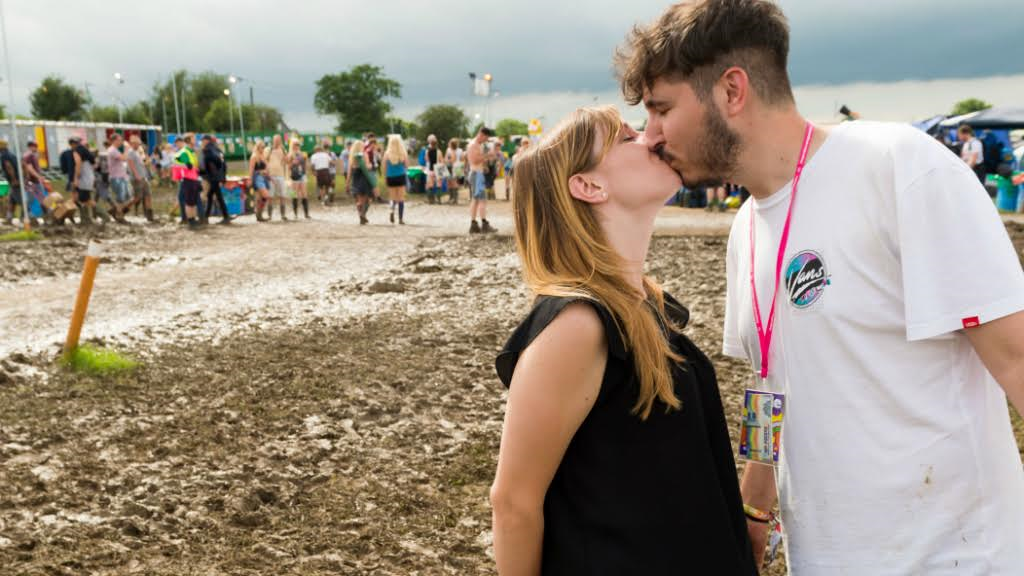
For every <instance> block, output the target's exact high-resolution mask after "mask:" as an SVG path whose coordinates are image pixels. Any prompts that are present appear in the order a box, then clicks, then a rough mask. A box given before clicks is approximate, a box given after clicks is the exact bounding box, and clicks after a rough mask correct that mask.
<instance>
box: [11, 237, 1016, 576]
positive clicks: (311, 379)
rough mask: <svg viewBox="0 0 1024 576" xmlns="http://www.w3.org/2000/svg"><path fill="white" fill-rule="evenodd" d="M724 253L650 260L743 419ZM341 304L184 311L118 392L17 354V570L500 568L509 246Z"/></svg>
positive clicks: (504, 242)
mask: <svg viewBox="0 0 1024 576" xmlns="http://www.w3.org/2000/svg"><path fill="white" fill-rule="evenodd" d="M1014 226H1015V227H1016V229H1011V232H1012V233H1014V235H1015V240H1016V243H1017V247H1018V250H1021V248H1022V245H1024V226H1019V225H1011V228H1013V227H1014ZM77 240H78V239H77V238H76V239H75V241H76V242H77ZM70 251H71V250H69V252H70ZM73 252H74V253H75V255H76V258H77V257H78V256H80V253H81V252H80V250H79V249H78V247H77V245H76V247H75V249H74V250H73ZM724 252H725V238H724V237H706V236H705V237H671V238H656V239H655V241H654V243H653V245H652V250H651V255H650V258H649V262H650V272H651V273H652V274H654V275H655V276H656V277H657V278H659V279H660V280H661V281H662V282H663V285H664V286H665V288H666V289H667V290H669V291H671V292H672V293H673V294H675V295H677V296H678V297H679V298H680V300H682V301H683V302H684V303H685V304H686V305H687V306H688V307H689V308H690V309H691V312H692V316H691V323H690V326H689V327H688V329H687V332H688V334H689V335H690V336H691V337H693V338H694V339H695V340H696V341H697V342H698V344H699V345H700V346H701V347H702V348H703V349H704V350H705V351H706V352H707V353H708V354H709V356H711V358H712V360H713V361H715V363H716V366H717V368H718V371H719V379H720V383H721V386H722V388H723V400H724V401H725V403H726V410H727V411H728V412H729V414H730V421H732V420H734V419H735V416H736V414H737V413H738V411H739V404H740V398H739V396H740V392H741V390H742V387H743V385H744V383H745V379H746V369H745V368H744V367H743V366H742V365H740V364H739V363H736V362H734V361H731V360H728V359H725V358H723V357H722V356H721V355H720V354H719V353H718V352H717V351H718V350H719V348H720V342H721V323H722V316H723V302H722V294H723V293H724V288H725V286H724ZM323 298H326V299H328V300H337V299H345V300H355V301H357V302H358V303H359V305H360V306H361V307H362V311H361V313H357V314H355V315H352V316H349V317H345V318H332V317H313V318H311V319H310V320H308V321H305V322H303V323H302V324H300V325H288V324H287V323H284V322H282V323H281V324H280V325H279V326H277V327H271V328H260V329H257V328H253V327H251V326H248V325H246V324H244V323H243V322H240V323H239V328H238V329H237V330H236V332H235V333H233V334H232V335H231V336H230V337H228V338H217V339H213V338H205V339H204V338H191V339H190V338H188V337H181V336H180V334H188V333H190V330H191V329H192V328H194V320H192V319H185V318H181V319H176V320H175V321H174V322H173V323H171V324H169V325H167V326H161V327H160V328H159V329H157V330H152V331H148V332H147V334H145V335H143V336H141V337H138V338H126V339H122V340H114V341H109V342H106V344H113V345H116V346H118V347H120V348H124V349H127V351H128V352H130V353H132V354H134V355H135V356H137V357H140V358H142V359H143V360H144V365H143V367H142V368H141V369H140V370H138V371H137V372H136V373H134V374H131V375H127V376H122V377H119V378H116V379H113V380H110V379H108V380H102V379H97V378H91V377H84V376H77V375H72V374H68V373H66V372H64V371H62V370H60V369H57V368H56V367H55V366H54V364H53V362H52V359H51V358H50V357H48V355H45V354H37V355H25V354H12V355H10V356H8V357H7V358H5V359H3V360H0V493H2V494H4V497H3V498H2V499H0V566H2V567H4V568H3V569H2V570H0V572H3V573H11V574H69V575H70V574H131V573H140V574H161V575H180V574H203V575H219V574H296V575H297V574H303V575H307V574H381V575H392V574H393V575H407V574H460V575H461V574H492V573H493V572H494V568H493V560H492V558H491V533H490V511H489V506H488V502H487V490H488V487H489V485H490V482H491V479H492V477H493V472H494V467H495V459H496V454H497V448H498V442H499V438H500V431H501V422H502V416H503V412H502V408H503V400H504V394H503V390H502V387H501V385H500V383H499V382H498V380H497V378H496V376H495V375H494V371H493V368H492V366H493V359H494V356H495V354H496V352H497V351H498V350H499V348H500V346H501V345H502V344H503V342H504V340H505V338H506V337H507V335H508V334H509V332H510V330H511V329H512V328H513V327H514V326H515V325H516V323H517V322H518V321H519V319H520V318H521V317H522V315H523V314H524V313H525V311H526V310H527V309H528V307H529V301H528V296H527V294H526V292H525V290H524V289H523V288H522V282H521V280H520V278H519V272H518V263H517V260H516V257H515V254H514V250H513V248H512V246H511V242H510V239H509V238H508V237H505V236H500V237H488V238H486V239H484V240H481V239H473V238H467V237H455V238H428V239H425V240H422V241H420V243H419V245H418V246H417V247H416V249H415V250H414V257H412V258H410V259H408V260H406V261H404V262H401V263H399V264H397V265H396V266H394V267H392V268H391V269H390V270H389V271H388V272H387V273H385V274H380V275H379V276H378V277H377V278H374V279H372V280H370V281H364V280H357V281H351V282H340V283H337V284H335V285H333V286H331V288H330V290H329V291H328V293H327V294H326V295H324V296H323ZM285 312H286V310H285ZM1018 424H1019V421H1018ZM1018 430H1019V433H1018V437H1019V438H1021V439H1024V430H1021V429H1020V428H1019V429H1018ZM781 566H782V564H781V561H779V562H776V563H775V565H774V566H773V567H772V568H771V569H769V570H767V571H766V572H765V573H766V574H770V575H772V574H782V573H783V569H782V568H781Z"/></svg>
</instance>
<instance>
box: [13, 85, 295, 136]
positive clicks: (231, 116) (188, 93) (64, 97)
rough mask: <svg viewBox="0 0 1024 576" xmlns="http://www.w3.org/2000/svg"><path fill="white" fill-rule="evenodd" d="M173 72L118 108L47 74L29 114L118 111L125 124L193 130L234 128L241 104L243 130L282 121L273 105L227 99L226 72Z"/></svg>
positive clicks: (102, 116) (107, 115)
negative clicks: (156, 125) (177, 116)
mask: <svg viewBox="0 0 1024 576" xmlns="http://www.w3.org/2000/svg"><path fill="white" fill-rule="evenodd" d="M173 76H174V80H173V81H172V80H171V78H168V79H167V80H165V81H162V82H156V83H154V85H153V86H152V88H151V89H150V94H149V96H148V97H147V98H145V99H143V100H139V101H137V102H133V103H131V104H128V103H122V104H121V106H123V108H122V109H121V110H120V111H119V110H118V108H119V107H118V106H117V105H104V104H100V103H98V102H96V100H94V99H93V96H92V93H91V90H90V89H89V88H88V85H86V87H85V88H79V87H77V86H74V85H73V84H70V83H69V82H67V81H65V80H64V79H63V78H61V77H60V76H56V75H51V76H47V77H46V78H44V79H43V81H42V82H41V83H40V84H39V86H38V87H37V88H36V89H35V90H33V91H32V93H31V95H30V96H29V104H30V105H31V107H32V117H33V118H38V119H40V120H66V121H88V122H117V121H118V117H119V116H120V117H121V118H122V119H123V122H124V123H126V124H160V125H162V126H163V127H164V129H165V130H167V131H176V130H177V127H178V126H179V125H180V126H181V129H182V130H186V129H187V130H190V131H194V132H227V131H228V130H229V129H230V128H232V126H233V127H234V128H235V130H236V131H237V130H238V128H239V126H238V123H239V116H238V115H239V111H238V110H239V109H238V106H239V105H240V106H241V110H242V112H241V113H242V119H243V120H244V121H245V128H246V130H252V131H270V130H278V129H280V128H281V127H282V123H283V120H284V118H283V116H282V115H281V112H280V111H279V110H278V109H277V108H274V107H273V106H267V105H265V104H259V103H252V104H250V103H248V102H245V101H244V100H243V99H241V98H235V97H234V96H233V97H232V98H233V100H232V101H230V102H229V100H228V97H227V96H225V95H224V91H225V90H228V89H231V88H232V85H231V83H230V81H229V77H228V76H227V75H225V74H217V73H215V72H200V73H198V74H193V73H190V72H188V71H185V70H177V71H175V72H174V75H173ZM175 87H177V94H175V90H174V89H175ZM175 97H177V103H175ZM175 104H177V109H178V110H179V115H180V117H181V119H182V123H180V124H179V122H178V121H177V119H176V117H175Z"/></svg>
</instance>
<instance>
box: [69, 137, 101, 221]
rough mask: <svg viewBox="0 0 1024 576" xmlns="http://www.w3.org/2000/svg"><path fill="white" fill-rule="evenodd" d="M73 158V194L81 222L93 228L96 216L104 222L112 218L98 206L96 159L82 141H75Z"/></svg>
mask: <svg viewBox="0 0 1024 576" xmlns="http://www.w3.org/2000/svg"><path fill="white" fill-rule="evenodd" d="M73 140H74V145H73V147H72V157H73V158H74V161H75V169H74V172H73V173H72V177H71V192H72V194H74V196H75V199H76V200H77V201H78V209H79V211H80V213H81V218H79V222H80V223H81V225H83V226H92V225H93V223H94V222H95V215H97V214H98V215H99V216H100V217H101V218H102V220H103V222H104V223H106V222H107V221H109V220H110V216H109V215H108V214H107V212H106V210H104V209H103V207H102V206H97V205H96V196H95V193H96V157H95V156H94V155H93V153H92V151H91V150H89V148H87V147H86V146H85V145H84V144H82V141H81V140H78V139H76V138H75V139H73Z"/></svg>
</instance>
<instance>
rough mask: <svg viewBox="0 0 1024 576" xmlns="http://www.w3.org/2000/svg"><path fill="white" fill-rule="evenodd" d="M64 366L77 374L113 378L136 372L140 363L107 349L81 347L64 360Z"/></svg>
mask: <svg viewBox="0 0 1024 576" xmlns="http://www.w3.org/2000/svg"><path fill="white" fill-rule="evenodd" d="M63 362H64V365H65V366H67V367H68V368H71V369H72V370H74V371H75V372H83V373H85V374H90V375H93V376H113V375H116V374H122V373H126V372H131V371H133V370H135V369H136V368H137V367H138V366H139V363H138V362H136V361H135V360H132V359H131V358H128V357H126V356H123V355H121V354H119V353H118V352H116V351H114V350H110V349H107V348H95V347H93V346H89V345H83V346H79V347H78V348H77V349H75V351H74V352H72V353H71V356H70V357H68V358H65V359H64V361H63Z"/></svg>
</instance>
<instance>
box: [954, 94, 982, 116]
mask: <svg viewBox="0 0 1024 576" xmlns="http://www.w3.org/2000/svg"><path fill="white" fill-rule="evenodd" d="M991 107H992V105H991V104H989V103H988V102H985V101H984V100H979V99H977V98H968V99H966V100H961V101H959V102H957V103H956V104H954V105H953V111H952V112H950V113H949V115H950V116H962V115H964V114H970V113H971V112H978V111H981V110H988V109H989V108H991Z"/></svg>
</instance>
